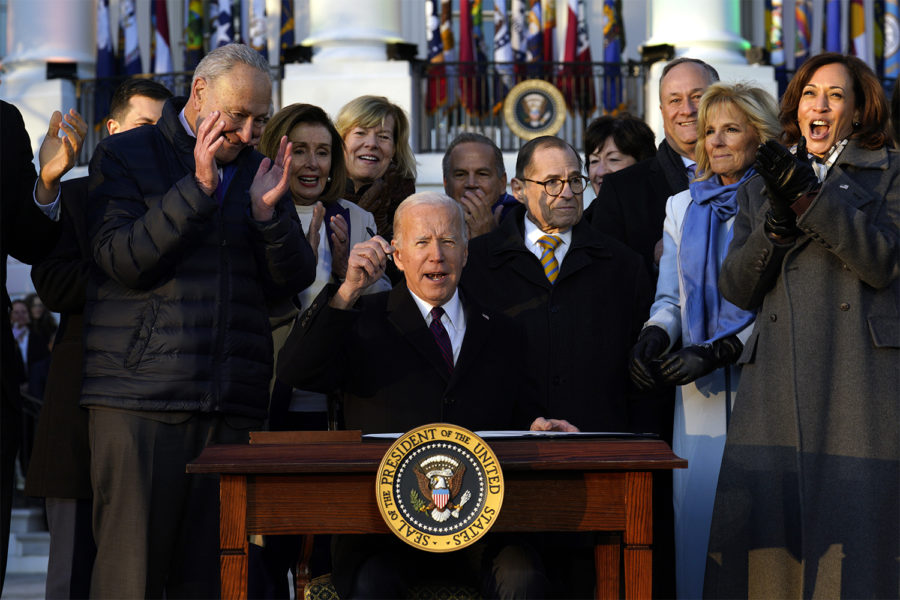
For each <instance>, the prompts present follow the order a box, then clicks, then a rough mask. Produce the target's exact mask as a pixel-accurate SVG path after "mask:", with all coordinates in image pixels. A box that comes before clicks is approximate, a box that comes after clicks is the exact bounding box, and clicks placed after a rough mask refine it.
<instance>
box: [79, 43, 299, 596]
mask: <svg viewBox="0 0 900 600" xmlns="http://www.w3.org/2000/svg"><path fill="white" fill-rule="evenodd" d="M268 71H269V66H268V63H267V62H266V61H265V59H263V58H262V57H261V56H260V55H259V53H258V52H256V51H255V50H253V49H252V48H250V47H249V46H246V45H243V44H230V45H227V46H222V47H220V48H217V49H215V50H213V51H212V52H210V53H209V54H207V55H206V57H205V58H204V59H203V60H202V61H200V64H199V65H197V69H196V70H195V71H194V78H193V81H192V83H191V92H190V97H189V98H172V99H170V100H168V101H167V102H166V104H165V106H164V107H163V111H162V116H161V117H160V119H159V121H158V123H157V124H156V125H151V126H147V127H139V128H137V129H132V130H131V131H128V132H125V133H121V134H118V135H114V136H111V137H109V138H107V139H106V140H104V141H103V142H101V143H100V145H99V146H98V147H97V150H96V151H95V153H94V157H93V159H92V160H91V166H90V182H89V190H90V192H89V193H90V202H89V205H88V218H87V224H88V232H89V235H90V237H91V247H92V250H93V259H94V262H95V263H96V265H95V269H94V275H93V277H92V281H91V282H90V284H89V285H88V289H87V291H86V305H85V312H84V321H85V330H84V367H83V372H84V379H83V383H82V389H81V404H82V406H86V407H87V408H88V409H89V429H90V451H91V484H92V489H93V497H94V505H93V517H94V523H93V530H94V538H95V541H96V544H97V557H96V560H95V562H94V569H93V574H92V579H91V590H90V596H91V597H92V598H142V597H152V598H159V597H168V598H218V597H221V596H220V591H219V577H218V573H219V567H218V510H217V506H218V482H217V480H216V479H215V478H210V477H201V476H197V475H187V474H185V465H186V463H188V462H189V461H191V460H193V459H194V458H196V456H197V455H199V454H200V452H201V451H202V449H203V447H204V446H205V445H207V444H209V443H240V442H246V441H247V439H248V433H249V431H250V429H251V428H259V427H260V426H261V425H262V423H263V420H264V419H265V418H266V415H267V412H268V401H269V393H268V392H269V380H270V378H271V376H272V338H271V333H270V331H269V319H268V313H267V311H266V305H267V303H268V302H273V301H278V300H283V299H287V298H289V297H291V296H293V295H295V294H297V293H298V292H299V291H300V290H302V289H304V288H306V287H307V286H309V284H310V283H312V280H313V278H314V277H315V271H316V259H315V256H314V254H313V252H312V249H311V248H310V246H309V243H308V242H307V241H306V237H305V236H304V235H303V233H302V231H301V229H300V224H299V220H298V218H297V212H296V211H295V210H294V208H293V206H292V204H291V201H290V195H289V194H286V192H288V190H289V184H288V174H289V171H290V164H291V145H290V143H289V142H288V141H287V138H286V137H285V138H282V140H281V145H280V148H279V151H278V153H277V156H276V160H275V161H274V162H273V161H271V160H269V159H268V158H264V157H263V156H262V155H261V154H259V153H257V152H256V151H254V150H253V148H252V146H253V145H254V144H255V143H256V142H257V141H258V140H259V137H260V135H261V134H262V126H263V124H264V122H265V119H266V117H267V115H268V113H269V105H270V103H271V89H272V88H271V81H270V78H269V72H268Z"/></svg>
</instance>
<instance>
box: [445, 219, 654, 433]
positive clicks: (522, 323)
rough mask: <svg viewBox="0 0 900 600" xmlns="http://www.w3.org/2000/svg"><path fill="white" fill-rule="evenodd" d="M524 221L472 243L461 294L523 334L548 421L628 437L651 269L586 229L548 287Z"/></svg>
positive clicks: (579, 228)
mask: <svg viewBox="0 0 900 600" xmlns="http://www.w3.org/2000/svg"><path fill="white" fill-rule="evenodd" d="M524 218H525V207H524V206H520V207H518V208H516V209H514V210H513V211H512V212H511V213H510V215H509V216H508V217H507V218H506V219H504V220H503V222H502V223H501V224H500V227H499V228H497V229H495V230H494V231H492V232H491V233H489V234H486V235H483V236H480V237H477V238H475V239H474V240H472V241H471V242H470V243H469V259H468V262H467V264H466V267H465V269H464V270H463V276H462V282H461V287H462V289H463V290H464V291H466V292H468V291H477V293H478V295H479V298H480V299H481V300H482V301H483V302H484V303H485V304H486V305H487V306H488V307H490V308H494V309H496V310H498V311H500V312H502V313H504V314H506V315H507V316H509V317H511V318H512V319H513V320H514V321H515V323H516V324H517V325H518V327H519V329H521V330H523V331H524V332H525V333H526V336H527V338H528V355H527V358H526V365H527V370H528V372H529V373H531V374H533V375H535V376H537V378H538V382H537V384H538V390H539V393H540V402H541V404H542V409H543V411H544V413H545V414H547V415H549V416H552V417H555V418H560V419H567V420H568V421H569V422H571V423H572V424H573V425H575V426H577V427H579V428H580V429H581V430H582V431H590V430H594V431H597V430H599V431H626V430H627V429H628V427H629V419H628V418H627V416H626V412H627V408H628V407H627V404H626V396H627V395H628V391H629V379H628V373H627V368H626V367H627V358H628V353H629V350H630V349H631V346H632V345H633V343H634V341H635V339H636V338H637V334H638V332H639V331H640V329H641V326H642V324H643V319H644V318H645V316H646V314H647V311H648V310H649V299H650V293H649V282H648V276H647V273H646V269H645V268H644V266H643V264H642V262H641V259H640V257H639V256H638V255H637V254H635V253H634V252H632V251H631V250H629V249H628V248H627V247H625V246H624V245H622V244H620V243H619V242H617V241H615V240H613V239H611V238H609V237H608V236H605V235H602V234H600V233H598V232H596V231H595V230H593V229H592V228H591V227H590V225H589V224H588V223H585V222H583V221H582V222H579V223H578V224H577V225H575V227H574V228H573V230H572V247H571V248H569V249H568V253H567V254H566V256H565V258H564V260H563V263H562V266H561V268H560V272H559V277H558V278H557V280H556V283H555V284H552V285H551V284H550V282H549V281H548V280H547V277H546V276H545V275H544V270H543V268H542V267H541V263H540V261H539V260H538V259H537V257H536V256H535V255H534V254H532V253H531V251H529V250H528V249H527V248H526V247H525V240H524V225H523V220H524ZM473 293H474V292H473Z"/></svg>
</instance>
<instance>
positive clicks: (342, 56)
mask: <svg viewBox="0 0 900 600" xmlns="http://www.w3.org/2000/svg"><path fill="white" fill-rule="evenodd" d="M401 6H402V3H400V2H397V1H396V0H310V3H309V20H310V24H309V25H310V31H309V37H308V38H306V39H305V40H303V45H305V46H315V48H316V49H315V50H314V55H313V62H315V63H325V62H334V61H343V62H346V61H379V60H381V61H383V60H386V55H385V48H386V45H387V44H388V43H390V42H399V41H401V40H402V37H401V35H400V21H401V20H400V8H401ZM422 26H423V27H424V23H423V25H422Z"/></svg>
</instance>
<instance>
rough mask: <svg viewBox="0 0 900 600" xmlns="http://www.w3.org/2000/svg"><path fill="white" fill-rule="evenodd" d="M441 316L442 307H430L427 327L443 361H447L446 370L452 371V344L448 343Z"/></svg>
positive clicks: (448, 338) (442, 312) (448, 339)
mask: <svg viewBox="0 0 900 600" xmlns="http://www.w3.org/2000/svg"><path fill="white" fill-rule="evenodd" d="M442 316H444V309H443V308H441V307H440V306H435V307H434V308H432V309H431V325H429V326H428V328H429V329H430V330H431V335H433V336H434V341H435V342H437V345H438V348H439V349H440V351H441V356H443V357H444V362H445V363H447V372H449V373H453V346H451V345H450V336H449V335H447V330H446V329H444V324H443V323H441V317H442Z"/></svg>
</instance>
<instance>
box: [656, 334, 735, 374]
mask: <svg viewBox="0 0 900 600" xmlns="http://www.w3.org/2000/svg"><path fill="white" fill-rule="evenodd" d="M743 350H744V344H742V343H741V340H739V339H738V337H737V336H736V335H730V336H728V337H725V338H722V339H719V340H716V341H714V342H712V343H711V344H702V345H697V346H687V347H685V348H682V349H681V350H679V351H678V352H673V353H671V354H669V355H667V356H666V357H665V358H663V361H662V364H661V365H660V366H659V372H660V376H661V377H662V380H663V381H664V382H665V383H668V384H670V385H685V384H686V383H690V382H692V381H694V380H695V379H699V378H700V377H703V376H704V375H709V374H710V373H712V372H713V371H715V370H716V369H718V368H721V367H724V366H725V365H730V364H732V363H734V362H735V361H736V360H737V359H738V358H739V357H740V356H741V352H742V351H743Z"/></svg>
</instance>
